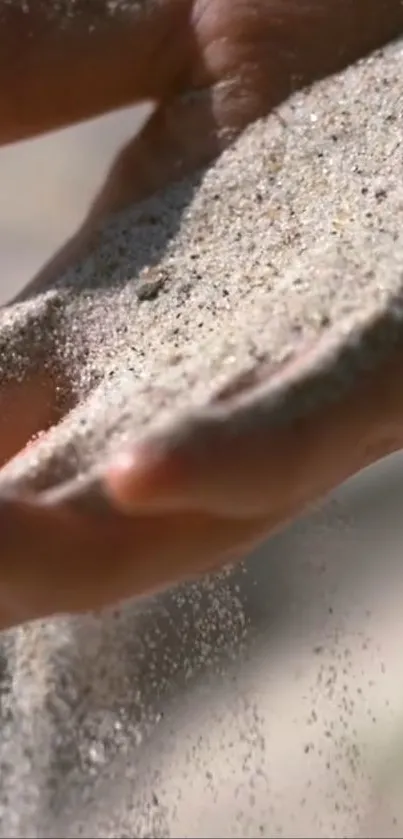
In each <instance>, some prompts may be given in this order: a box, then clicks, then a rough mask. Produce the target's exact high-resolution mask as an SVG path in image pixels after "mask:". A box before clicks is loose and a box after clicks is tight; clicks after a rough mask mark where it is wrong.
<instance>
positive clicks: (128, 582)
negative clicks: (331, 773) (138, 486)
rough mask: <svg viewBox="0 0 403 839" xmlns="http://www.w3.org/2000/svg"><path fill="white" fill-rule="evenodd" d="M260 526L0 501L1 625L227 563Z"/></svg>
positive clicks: (137, 592) (115, 598)
mask: <svg viewBox="0 0 403 839" xmlns="http://www.w3.org/2000/svg"><path fill="white" fill-rule="evenodd" d="M264 530H265V526H264V523H263V522H245V521H243V522H236V521H231V520H227V519H224V518H223V519H214V518H211V517H209V516H205V515H203V514H193V515H188V516H183V515H182V514H178V515H173V516H147V515H146V516H138V517H127V516H123V515H119V514H118V513H114V512H110V513H109V514H105V511H104V514H103V515H102V516H98V515H89V514H85V515H82V514H79V513H77V511H76V510H74V509H72V508H70V507H69V506H68V505H64V506H57V507H51V506H45V505H42V506H41V505H39V504H36V505H35V504H28V503H22V502H16V501H4V500H3V501H2V502H1V504H0V532H1V543H0V552H1V562H0V622H2V623H3V625H6V624H12V623H16V622H20V621H23V620H28V619H32V618H37V617H44V616H46V615H50V614H55V613H58V612H59V613H60V612H80V611H87V610H90V609H99V608H103V607H104V606H107V605H109V604H112V603H116V602H119V601H121V600H124V599H127V598H130V597H134V596H142V595H144V594H149V593H150V592H155V591H157V590H159V589H161V588H164V587H165V586H168V585H170V584H172V583H176V582H178V581H180V580H184V579H188V578H190V577H193V576H197V575H199V574H201V573H203V572H207V571H209V570H210V569H211V568H212V567H215V566H217V565H218V564H224V563H225V562H227V561H228V560H229V558H231V556H232V554H233V552H239V551H240V550H241V549H242V547H245V550H246V546H247V545H249V544H250V543H251V542H254V541H255V540H257V539H259V538H261V535H262V532H264Z"/></svg>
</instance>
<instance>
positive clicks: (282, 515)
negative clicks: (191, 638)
mask: <svg viewBox="0 0 403 839" xmlns="http://www.w3.org/2000/svg"><path fill="white" fill-rule="evenodd" d="M124 6H125V4H122V7H121V8H119V6H117V8H116V10H115V11H113V6H112V5H110V6H108V3H107V2H106V0H63V2H60V3H59V4H54V3H53V2H52V0H27V2H26V3H25V4H23V3H22V0H21V3H20V0H14V2H13V3H5V2H4V3H3V2H1V0H0V27H1V31H2V44H1V47H0V142H1V143H8V142H13V141H15V140H18V139H22V138H26V137H29V136H34V135H37V134H40V133H42V132H44V131H47V130H50V129H54V128H57V127H61V126H63V125H67V124H71V123H73V122H77V121H79V120H82V119H84V118H89V117H91V116H95V115H97V114H100V113H104V112H106V111H109V110H112V109H114V108H117V107H121V106H123V105H127V104H130V103H134V102H136V101H139V100H142V99H150V98H151V99H154V100H155V101H156V102H157V103H158V107H157V111H156V113H155V115H154V117H152V118H151V120H150V122H149V123H148V125H147V126H146V127H145V128H144V129H143V131H142V132H141V134H140V136H139V137H137V138H135V139H134V140H133V142H132V143H130V144H129V146H128V147H127V148H126V149H125V150H124V151H123V153H122V154H121V155H120V157H119V159H118V160H117V161H116V163H115V164H114V166H113V167H112V170H111V173H110V175H109V177H108V180H107V183H106V184H105V187H104V188H103V190H102V192H101V194H100V195H99V196H98V198H97V200H96V202H95V204H94V206H93V207H92V208H91V211H90V214H89V218H88V220H87V223H86V225H85V226H84V233H85V235H87V234H89V232H90V230H91V227H92V225H93V224H95V222H96V221H97V220H98V219H99V218H100V217H103V216H105V215H106V214H107V213H108V212H111V211H112V210H114V209H116V208H117V207H120V206H122V205H124V204H125V203H127V202H128V201H132V200H136V199H139V198H142V197H144V196H145V195H148V194H149V193H150V192H152V191H153V190H155V189H157V188H159V187H160V186H162V185H163V184H165V183H167V182H169V181H170V180H173V179H175V178H177V177H178V176H179V175H180V174H183V173H184V172H186V171H191V170H192V169H194V168H195V167H196V166H199V165H200V164H201V163H204V162H207V161H208V160H211V159H213V158H214V157H215V156H216V155H217V154H218V153H219V152H220V150H221V149H222V148H224V147H225V146H226V145H228V143H230V142H231V141H232V140H233V139H234V138H235V137H236V135H237V133H239V131H241V130H242V129H243V128H244V127H245V126H246V125H248V124H249V122H251V121H252V120H253V119H255V118H257V117H258V116H261V115H263V114H265V113H267V112H268V111H269V110H270V109H272V108H274V107H275V106H276V105H277V104H278V103H279V102H280V101H281V100H282V99H283V98H284V97H286V96H287V95H288V94H289V93H290V92H292V90H294V89H295V88H296V87H298V86H300V85H302V84H306V83H308V82H309V81H311V80H313V79H315V78H318V77H320V76H322V75H325V74H327V73H329V72H332V71H334V70H336V69H339V68H340V67H342V66H344V65H345V64H347V63H349V62H350V61H352V60H354V59H355V58H357V57H358V56H360V55H362V54H364V53H366V52H367V51H368V50H370V49H372V48H374V47H376V46H378V45H380V44H382V43H384V42H386V41H387V40H389V39H390V38H392V37H393V36H394V35H397V34H399V33H400V32H403V6H402V4H401V2H400V0H384V2H381V0H193V2H191V0H137V2H133V3H132V6H131V8H129V10H127V8H126V9H125V8H124ZM82 234H83V231H81V233H80V235H79V236H78V237H77V240H76V241H75V242H73V243H70V245H69V248H68V249H67V251H66V252H65V253H63V259H65V258H72V256H73V255H74V253H75V252H76V250H77V247H78V245H81V243H82V241H83V235H82ZM76 246H77V247H76ZM55 264H56V263H55ZM55 264H54V265H53V268H54V267H55ZM50 276H51V273H49V271H48V272H47V273H46V272H45V274H44V275H43V276H42V277H39V278H37V280H36V284H38V282H39V284H40V283H43V282H49V278H50ZM402 358H403V340H402V346H397V347H396V349H395V350H394V351H393V353H391V354H390V355H389V357H388V358H387V359H386V360H385V361H384V362H383V364H382V365H381V366H379V367H378V368H377V369H374V370H373V371H372V372H369V371H367V372H366V373H365V374H363V375H362V376H361V379H360V381H359V383H358V385H356V386H355V387H354V389H351V390H349V391H347V392H346V393H345V394H344V396H343V397H340V399H339V401H338V403H337V404H336V405H335V404H333V405H332V406H331V407H330V408H329V406H327V407H326V406H322V407H320V406H318V408H317V409H316V410H315V411H313V412H311V413H310V415H309V417H306V418H304V419H303V418H302V419H296V420H295V421H293V422H291V423H288V424H287V426H284V427H277V428H276V429H273V428H272V429H269V428H266V429H260V430H259V431H258V432H254V433H253V434H251V433H250V432H249V433H247V432H246V431H242V430H239V433H238V435H237V436H236V437H234V436H229V435H226V434H225V429H224V431H223V430H222V429H220V431H217V433H216V434H212V435H210V437H209V439H208V440H207V441H205V444H204V446H203V451H202V455H203V456H202V457H201V456H200V451H199V450H198V449H197V447H195V446H194V447H192V446H189V445H185V444H184V445H183V447H182V448H181V446H179V447H177V448H176V449H175V451H170V450H168V449H164V447H154V448H153V446H152V444H151V445H150V446H149V447H148V448H147V449H145V448H143V449H142V450H138V451H130V452H128V451H124V452H122V454H121V457H120V458H119V459H117V460H116V462H115V463H113V464H112V465H111V466H110V468H109V470H107V471H106V472H105V474H104V475H103V476H100V479H99V484H98V486H97V490H96V492H95V493H94V492H93V490H90V489H89V490H88V492H87V496H88V497H86V493H85V492H84V493H83V492H81V494H80V495H77V496H74V493H73V494H72V497H71V498H69V497H68V493H67V495H66V496H65V498H64V500H63V501H60V500H59V501H58V502H55V500H54V499H53V498H52V494H50V495H48V494H47V495H42V496H37V497H35V498H31V499H27V498H24V499H22V498H11V499H10V498H7V499H6V498H4V499H3V500H1V501H0V522H1V525H0V533H1V543H0V552H1V553H0V556H1V561H0V627H7V626H11V625H13V624H16V623H19V622H22V621H26V620H29V619H32V618H36V617H44V616H47V615H52V614H56V613H60V612H79V611H85V610H88V609H99V608H102V607H104V606H107V605H109V604H112V603H115V602H117V601H120V600H123V599H126V598H129V597H133V596H141V595H144V594H147V593H149V592H153V591H155V590H158V589H161V588H164V587H165V586H168V585H171V584H174V583H176V582H178V581H181V580H184V579H188V578H191V577H194V576H198V575H200V574H202V573H205V572H207V571H209V570H211V569H212V568H215V567H218V566H220V565H223V564H225V563H226V562H228V561H232V560H233V559H234V558H238V557H239V556H242V555H244V554H245V552H246V551H247V550H248V548H249V547H250V546H252V545H254V544H256V543H257V542H259V541H261V540H262V539H263V538H265V537H266V536H267V535H268V534H270V533H271V532H273V531H275V530H276V529H278V528H279V527H282V526H284V525H285V524H286V523H287V522H288V521H290V520H291V519H293V518H294V517H295V516H297V515H299V514H300V513H301V512H303V511H304V510H305V509H306V508H307V506H308V505H309V504H311V503H312V502H314V501H316V500H317V499H318V498H320V497H322V496H323V495H324V494H325V493H326V492H328V491H329V490H330V489H331V488H332V487H334V486H336V485H337V484H339V483H340V482H341V481H343V480H344V479H345V478H347V477H348V476H349V475H351V474H353V473H354V472H356V471H358V470H359V469H361V468H363V467H364V466H366V465H368V464H369V463H371V462H373V461H375V460H377V459H378V458H380V457H383V456H384V455H386V454H388V453H390V452H391V451H394V450H396V449H399V448H401V446H402V437H403V432H402V430H401V429H402V427H403V426H402V422H401V420H402V411H403V396H402V395H401V392H400V387H399V380H400V376H401V373H402ZM294 363H296V364H298V360H297V361H296V362H294ZM67 390H68V382H67ZM68 408H69V403H68V400H67V401H66V402H65V403H64V404H60V403H59V402H58V401H57V398H56V392H55V388H54V384H53V382H52V381H50V380H46V379H45V375H44V374H43V375H42V376H41V378H40V379H32V378H30V376H29V375H27V377H26V379H25V381H24V382H22V383H20V384H17V383H14V382H13V383H12V384H7V385H5V384H4V385H3V386H0V463H5V462H7V460H9V459H10V458H11V457H13V456H14V455H16V454H17V453H18V451H19V450H20V449H21V448H23V447H24V445H25V444H26V443H27V442H28V441H29V440H30V439H31V438H32V436H33V435H35V434H36V433H37V432H38V431H43V430H46V429H47V428H48V427H49V426H51V425H52V424H54V423H55V422H57V420H58V419H59V418H60V416H62V415H63V413H65V411H66V410H68ZM33 445H35V443H33ZM91 493H92V494H93V495H94V497H93V498H92V497H91ZM98 496H100V497H101V498H102V503H101V504H100V505H98V504H97V497H98ZM98 500H99V499H98Z"/></svg>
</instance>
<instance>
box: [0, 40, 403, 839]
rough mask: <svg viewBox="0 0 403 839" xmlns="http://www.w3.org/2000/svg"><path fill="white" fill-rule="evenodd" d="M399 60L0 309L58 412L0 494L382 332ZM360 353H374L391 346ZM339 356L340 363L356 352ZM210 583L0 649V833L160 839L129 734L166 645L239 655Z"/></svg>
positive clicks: (398, 190)
mask: <svg viewBox="0 0 403 839" xmlns="http://www.w3.org/2000/svg"><path fill="white" fill-rule="evenodd" d="M402 50H403V44H402V43H400V44H399V43H398V44H395V45H392V46H391V47H389V48H388V49H386V50H385V51H384V52H382V53H380V54H377V55H376V56H373V57H371V58H369V59H367V60H366V61H364V62H361V63H360V64H358V65H357V66H356V67H354V68H350V69H349V70H347V71H345V72H343V73H342V74H341V75H339V76H338V77H336V78H334V79H331V80H328V81H325V82H322V83H320V84H317V85H315V86H314V87H313V89H312V90H310V91H308V92H305V93H300V94H298V95H297V96H295V97H294V98H293V99H292V101H291V102H289V103H288V104H287V105H286V106H284V107H283V108H282V111H281V114H282V118H283V120H284V123H283V122H282V121H281V120H279V119H278V117H277V116H275V115H273V116H271V117H269V118H268V119H266V120H263V121H262V122H259V123H257V124H256V125H254V126H252V127H251V128H250V130H249V131H247V132H246V133H245V135H244V136H243V137H242V138H241V139H240V140H239V141H238V142H237V144H236V145H235V147H234V148H233V149H231V150H230V151H228V152H227V153H226V154H224V155H223V156H222V158H221V159H220V160H219V161H218V162H217V164H216V165H215V166H214V167H212V168H211V169H209V171H207V172H205V173H202V174H199V176H198V177H195V178H194V179H193V180H188V181H186V182H183V183H181V184H178V185H176V186H174V187H173V188H171V189H169V190H167V191H166V192H164V193H163V194H162V195H159V196H158V197H156V198H154V199H152V200H150V201H148V202H147V203H145V204H143V205H142V206H140V207H136V208H135V209H133V210H131V211H130V212H127V213H125V214H124V215H122V216H121V217H120V218H117V219H116V220H115V221H114V222H113V223H112V224H110V225H109V226H108V227H107V228H106V229H105V231H104V233H103V234H102V237H101V241H100V244H99V247H98V249H97V251H96V252H95V253H94V254H93V255H92V256H91V257H90V258H88V259H86V260H85V261H84V262H83V263H82V264H81V265H80V266H79V267H78V268H77V269H75V270H71V271H69V272H67V273H66V275H65V276H64V277H62V278H61V279H60V281H59V282H58V283H57V284H56V285H55V287H54V288H53V289H52V290H51V291H48V292H47V293H46V294H45V295H42V296H41V295H39V296H37V297H34V298H32V299H28V300H26V301H25V302H23V303H20V304H18V305H15V306H11V307H9V308H6V309H4V310H3V311H2V312H1V315H0V343H1V346H0V364H1V366H2V370H1V375H2V377H3V378H6V377H9V376H15V375H23V374H24V371H26V370H27V369H28V368H29V366H30V365H32V364H33V363H35V359H36V361H38V360H39V362H40V363H43V364H50V363H51V361H55V360H56V362H57V364H61V366H63V367H64V368H67V369H68V370H69V372H70V376H71V378H72V380H73V383H74V389H75V392H76V394H77V396H78V397H79V404H78V406H77V407H76V408H75V409H74V411H73V412H72V413H71V415H69V416H68V417H66V419H65V420H64V421H63V422H62V423H61V425H60V426H59V427H58V428H56V429H55V430H54V431H53V432H52V433H51V434H50V435H49V437H48V439H47V440H43V441H42V442H41V443H40V444H39V445H38V446H37V447H36V449H35V450H34V449H33V450H32V451H31V452H28V453H26V454H25V455H24V456H23V457H21V458H20V459H19V461H17V463H14V465H13V467H12V468H11V467H6V468H4V469H3V472H2V481H3V486H6V485H7V483H8V482H13V481H15V480H17V479H19V478H21V476H26V475H31V476H38V475H39V476H42V478H43V476H44V475H49V464H51V465H52V469H53V476H55V474H57V469H56V471H55V469H54V467H55V466H56V467H57V466H59V467H61V468H60V470H59V476H60V475H61V476H63V475H64V476H65V474H66V470H65V465H64V463H65V459H66V458H67V459H68V463H69V474H71V475H76V474H79V473H82V472H85V470H86V469H87V468H89V467H93V466H94V465H96V464H98V463H99V462H100V461H102V460H103V459H104V458H106V457H108V456H109V455H110V453H111V451H112V450H114V449H115V448H116V446H121V445H122V444H123V443H124V441H127V440H128V438H134V437H135V436H136V435H138V434H140V433H143V432H144V429H147V430H149V429H150V428H152V427H154V425H155V424H157V425H159V424H160V423H164V422H166V421H168V420H169V421H172V418H175V417H176V416H177V417H180V416H181V413H182V412H184V413H185V414H186V412H189V411H190V412H192V411H195V410H201V408H202V406H204V405H205V404H206V402H207V401H208V400H209V399H210V398H211V396H212V395H213V394H214V393H216V391H217V389H220V388H221V387H223V386H224V385H227V384H228V383H230V382H231V381H232V379H233V378H234V377H236V376H237V375H239V374H240V373H242V372H243V371H245V370H247V369H249V368H250V367H251V366H252V367H253V365H255V364H256V363H258V364H259V363H261V362H262V361H263V362H267V361H268V362H269V363H273V364H275V363H277V362H279V361H281V360H282V359H284V358H285V357H287V356H288V355H289V354H292V353H295V352H296V351H297V350H298V347H299V346H300V344H301V342H302V341H304V340H305V339H307V338H309V337H311V336H315V335H318V334H321V333H323V332H324V331H326V330H328V329H329V327H330V325H335V326H336V327H337V328H338V325H339V326H340V330H339V332H340V335H341V336H343V334H344V330H345V327H344V319H345V318H346V317H350V316H353V318H354V319H355V320H356V321H357V323H358V322H359V320H360V317H365V319H366V318H367V316H368V317H369V315H371V316H372V315H373V313H374V312H378V313H381V315H380V317H379V318H378V319H377V318H375V319H373V320H372V321H371V323H372V326H371V329H372V333H371V334H374V329H375V326H374V324H377V323H378V325H379V323H381V322H382V323H383V327H384V326H385V323H388V324H389V325H390V324H392V325H393V324H395V325H396V324H397V325H399V318H400V309H399V306H398V305H397V304H396V305H395V302H394V301H396V297H395V296H396V295H399V293H400V290H401V283H402V278H403V224H402V219H403V188H402V184H403V178H402V174H403V155H402V146H401V137H400V129H401V125H402V124H403V98H402V95H401V75H402V74H401V70H402ZM365 322H367V321H366V320H365ZM360 328H361V327H360ZM371 329H370V332H371ZM375 332H376V329H375ZM27 334H29V336H30V343H29V344H27V340H26V336H27ZM353 334H354V335H356V334H358V333H356V332H354V331H353ZM362 334H363V335H365V336H366V338H368V336H369V333H368V334H367V332H366V331H365V329H364V331H363V332H362ZM380 336H381V338H382V340H383V342H384V344H385V345H386V344H387V342H388V341H390V340H391V339H392V338H391V336H392V332H391V331H390V330H389V329H387V330H385V328H383V329H382V330H381V332H379V330H378V332H377V339H378V338H379V337H380ZM395 337H396V334H395ZM385 342H386V343H385ZM350 346H351V347H353V349H354V347H355V349H354V352H356V353H357V354H358V355H357V357H358V356H360V353H361V355H362V353H364V355H365V354H367V353H368V348H373V344H371V342H370V343H365V342H364V344H360V343H359V342H358V343H355V344H354V343H352V344H351V345H350ZM338 357H339V356H338ZM335 359H336V355H334V356H333V362H334V363H333V366H334V364H335V363H336V362H335ZM328 361H329V359H328ZM329 363H330V362H329ZM328 369H329V370H330V367H329V368H328ZM259 398H261V400H263V402H264V397H263V396H261V397H259ZM46 480H48V479H47V478H46ZM46 480H45V483H46ZM225 580H226V578H225V577H224V578H222V577H221V578H218V579H217V580H216V582H214V581H213V582H212V583H205V584H200V585H199V586H189V587H186V588H185V589H184V591H183V592H179V593H178V594H175V595H173V596H172V598H171V600H170V601H169V602H170V609H171V612H170V614H168V615H166V619H165V618H164V620H163V621H162V623H161V621H159V623H158V626H159V630H158V633H157V634H156V632H155V631H154V630H155V625H156V624H155V620H154V618H155V615H154V617H153V616H151V618H150V619H149V618H148V617H147V615H144V614H142V615H139V613H138V607H136V609H134V608H131V607H128V608H127V609H126V610H121V611H120V612H119V614H118V615H117V617H116V619H115V618H114V616H113V614H110V615H106V616H105V618H104V619H102V620H100V621H94V622H92V621H91V620H90V619H86V618H82V619H79V620H71V621H48V622H45V623H39V624H37V625H33V626H28V627H24V628H21V629H19V630H17V631H16V632H11V633H8V634H6V635H5V636H3V638H2V649H1V652H2V659H1V665H2V682H1V690H2V696H1V705H0V710H1V720H2V725H1V728H0V761H1V772H2V781H1V786H0V835H1V836H7V835H13V836H19V837H27V836H38V837H39V836H40V837H46V836H55V837H56V836H90V835H91V836H92V835H95V836H115V837H116V836H121V837H123V836H132V835H136V836H158V835H160V836H162V835H163V836H167V835H169V833H170V830H171V825H172V824H173V823H174V806H175V805H174V803H172V812H171V811H170V810H169V809H167V804H165V805H161V803H160V802H159V799H158V796H157V795H156V794H155V793H154V790H153V789H152V788H149V787H146V786H144V785H143V786H142V771H143V769H142V767H144V766H147V760H148V758H147V754H148V752H147V749H146V750H144V749H142V745H141V743H142V737H144V736H145V735H144V731H145V729H146V727H147V725H148V723H149V722H150V724H151V725H152V726H155V725H156V724H157V722H158V719H160V717H159V716H158V715H159V714H160V709H159V705H158V703H159V699H158V697H159V696H160V695H162V694H164V695H167V696H169V695H171V693H170V690H171V687H172V684H173V680H174V673H175V668H176V665H174V662H173V661H172V650H176V649H177V647H178V644H179V645H180V650H181V656H182V658H184V659H185V658H186V656H188V655H189V660H192V661H193V662H194V661H195V651H198V655H199V658H198V659H197V660H198V662H199V664H200V667H204V666H205V665H206V664H208V663H209V662H210V663H211V659H212V658H214V656H216V655H218V654H219V652H220V650H222V649H224V648H226V647H227V646H229V645H230V644H233V643H235V644H238V643H239V641H240V639H242V636H243V633H244V630H245V627H244V622H243V613H242V609H241V608H240V605H239V600H238V598H237V594H236V591H237V589H236V586H234V585H232V586H231V588H228V587H227V583H226V581H225ZM208 586H210V588H208ZM158 602H159V601H158ZM161 602H162V601H161ZM163 602H165V601H163ZM154 608H157V609H158V608H159V607H158V604H157V606H156V607H154ZM162 608H163V607H162V606H161V609H162ZM172 616H173V617H172ZM160 617H161V616H160ZM161 626H162V629H161ZM178 626H180V627H181V630H180V642H179V641H178V638H179V636H178V629H177V627H178ZM185 663H186V662H185ZM199 664H197V665H195V664H193V665H192V667H193V669H194V668H196V670H197V668H198V667H199ZM182 671H186V678H188V679H190V678H191V676H192V675H193V670H191V669H189V668H186V667H185V666H184V667H183V668H182ZM144 685H146V687H144ZM150 709H151V710H150ZM140 723H141V725H140ZM245 724H246V723H245ZM256 725H257V723H256V720H253V719H252V722H251V734H250V738H251V739H250V743H251V744H252V745H251V749H252V753H254V754H255V753H256V748H257V743H258V741H257V740H256V737H255V735H254V734H253V731H255V729H256ZM253 726H255V729H253ZM252 729H253V731H252ZM234 737H235V740H236V734H234ZM157 740H158V735H157ZM259 742H260V741H259ZM232 754H234V753H232ZM193 757H194V756H193ZM192 760H193V758H192ZM250 765H251V764H250ZM250 765H249V764H248V766H247V767H246V768H247V771H249V769H248V767H249V766H250ZM189 766H190V767H191V763H190V764H189ZM144 771H145V770H144ZM189 771H191V768H190V769H189ZM259 783H260V784H264V783H269V782H268V780H267V779H265V778H264V777H260V780H259ZM135 790H136V796H134V791H135ZM266 792H267V796H269V795H270V790H269V787H267V791H266ZM231 806H232V805H231ZM256 829H257V828H256ZM272 829H273V825H271V824H266V823H265V824H263V825H260V827H259V830H260V831H261V832H262V833H263V834H265V835H271V831H272ZM354 830H355V826H354Z"/></svg>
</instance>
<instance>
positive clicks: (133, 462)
mask: <svg viewBox="0 0 403 839" xmlns="http://www.w3.org/2000/svg"><path fill="white" fill-rule="evenodd" d="M180 471H181V470H180V468H179V463H178V462H176V459H175V458H174V457H172V456H170V455H168V454H167V453H164V452H162V451H159V450H157V448H153V447H137V448H135V449H132V450H131V451H124V452H122V453H120V454H119V455H118V456H117V457H115V458H114V460H113V461H112V463H111V464H110V466H109V467H108V469H107V472H106V475H105V477H104V481H105V486H106V490H107V492H108V494H109V496H110V497H111V500H112V501H113V503H114V504H115V506H117V507H119V509H121V510H123V511H126V512H133V511H134V510H139V509H144V508H147V507H148V508H150V509H153V510H155V509H156V508H158V509H174V508H175V507H176V506H178V505H180V496H181V493H180V491H179V487H180Z"/></svg>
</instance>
